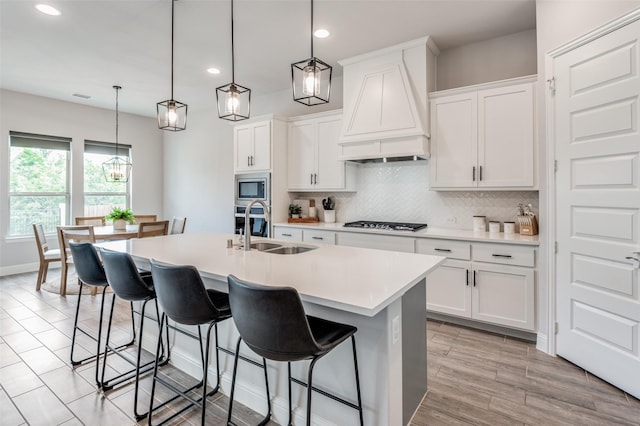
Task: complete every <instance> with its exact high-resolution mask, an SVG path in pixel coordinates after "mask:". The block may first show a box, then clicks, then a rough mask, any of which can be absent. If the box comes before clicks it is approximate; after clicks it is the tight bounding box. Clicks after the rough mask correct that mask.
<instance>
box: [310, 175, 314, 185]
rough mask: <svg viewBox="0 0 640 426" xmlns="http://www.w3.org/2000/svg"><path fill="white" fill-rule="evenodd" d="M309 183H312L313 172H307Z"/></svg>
mask: <svg viewBox="0 0 640 426" xmlns="http://www.w3.org/2000/svg"><path fill="white" fill-rule="evenodd" d="M309 185H313V173H309Z"/></svg>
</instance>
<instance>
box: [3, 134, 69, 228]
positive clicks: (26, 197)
mask: <svg viewBox="0 0 640 426" xmlns="http://www.w3.org/2000/svg"><path fill="white" fill-rule="evenodd" d="M9 137H10V153H9V158H10V160H9V231H8V236H9V237H23V236H31V235H33V227H32V226H31V224H32V223H36V222H39V223H42V225H43V228H44V230H45V232H47V233H52V232H55V230H56V226H58V225H64V224H66V223H68V218H69V157H70V155H69V149H70V143H71V139H69V138H59V137H52V136H42V135H32V134H26V133H18V132H10V134H9Z"/></svg>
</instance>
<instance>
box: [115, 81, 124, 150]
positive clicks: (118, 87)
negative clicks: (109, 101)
mask: <svg viewBox="0 0 640 426" xmlns="http://www.w3.org/2000/svg"><path fill="white" fill-rule="evenodd" d="M113 88H114V89H116V157H118V91H119V90H120V89H122V87H120V86H113Z"/></svg>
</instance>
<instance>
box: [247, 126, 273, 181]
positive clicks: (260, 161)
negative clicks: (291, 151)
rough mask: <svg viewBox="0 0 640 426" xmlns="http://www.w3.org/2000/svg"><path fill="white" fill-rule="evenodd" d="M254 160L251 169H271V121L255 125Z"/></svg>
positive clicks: (253, 130)
mask: <svg viewBox="0 0 640 426" xmlns="http://www.w3.org/2000/svg"><path fill="white" fill-rule="evenodd" d="M252 132H253V157H254V158H253V160H252V164H251V166H252V167H251V170H255V171H259V170H265V171H268V170H269V169H271V122H270V121H265V122H263V123H256V124H254V125H253V129H252Z"/></svg>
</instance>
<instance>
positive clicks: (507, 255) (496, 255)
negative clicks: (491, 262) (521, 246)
mask: <svg viewBox="0 0 640 426" xmlns="http://www.w3.org/2000/svg"><path fill="white" fill-rule="evenodd" d="M491 256H493V257H502V258H504V259H511V258H512V257H513V256H511V255H510V254H492V255H491Z"/></svg>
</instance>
